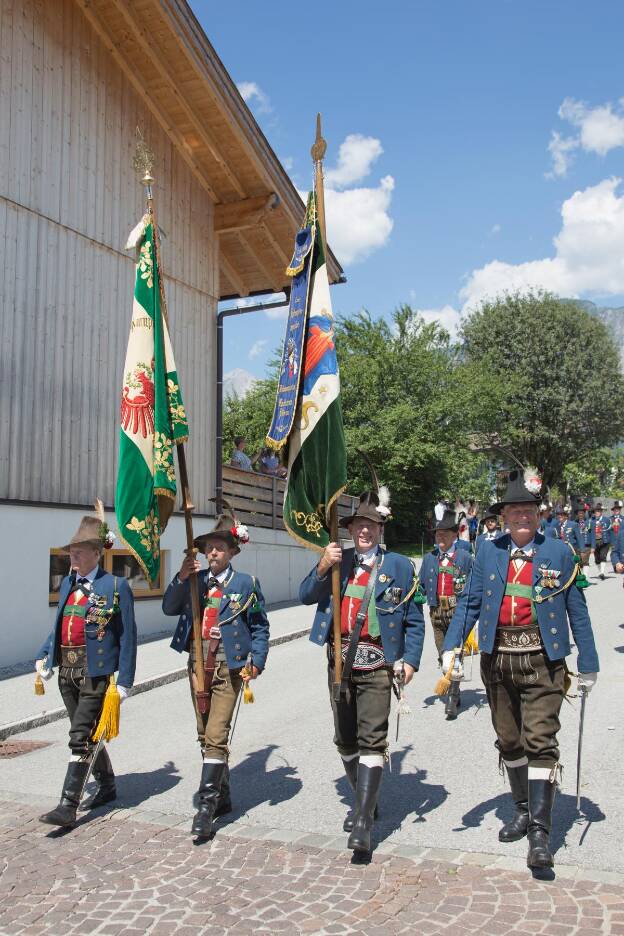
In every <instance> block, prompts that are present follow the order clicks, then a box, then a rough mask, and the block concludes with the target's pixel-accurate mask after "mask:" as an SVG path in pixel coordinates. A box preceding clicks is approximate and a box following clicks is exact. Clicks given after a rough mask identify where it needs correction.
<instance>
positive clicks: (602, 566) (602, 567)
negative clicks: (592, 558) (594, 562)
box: [600, 562, 606, 575]
mask: <svg viewBox="0 0 624 936" xmlns="http://www.w3.org/2000/svg"><path fill="white" fill-rule="evenodd" d="M605 566H606V562H601V563H600V574H601V575H604V570H605Z"/></svg>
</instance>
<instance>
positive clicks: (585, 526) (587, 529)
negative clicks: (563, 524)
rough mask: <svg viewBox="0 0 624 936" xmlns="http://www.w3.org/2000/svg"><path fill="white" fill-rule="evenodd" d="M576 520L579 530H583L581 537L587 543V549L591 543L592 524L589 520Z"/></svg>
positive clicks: (585, 546)
mask: <svg viewBox="0 0 624 936" xmlns="http://www.w3.org/2000/svg"><path fill="white" fill-rule="evenodd" d="M576 522H577V523H578V525H579V530H580V531H581V539H582V541H583V543H584V544H585V545H584V547H583V548H584V549H587V547H588V546H590V545H591V526H590V523H589V520H588V519H585V520H577V521H576Z"/></svg>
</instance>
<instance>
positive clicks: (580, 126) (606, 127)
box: [547, 98, 624, 178]
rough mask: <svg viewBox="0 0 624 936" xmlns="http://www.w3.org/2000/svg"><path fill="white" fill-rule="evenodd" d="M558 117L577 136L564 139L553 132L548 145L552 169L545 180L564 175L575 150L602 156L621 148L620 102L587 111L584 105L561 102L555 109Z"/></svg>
mask: <svg viewBox="0 0 624 936" xmlns="http://www.w3.org/2000/svg"><path fill="white" fill-rule="evenodd" d="M559 117H560V118H561V120H565V121H566V123H569V124H571V125H572V126H573V127H575V128H576V130H577V133H576V134H575V135H574V136H568V137H564V136H563V135H562V134H560V133H558V132H557V131H556V130H553V132H552V135H551V138H550V142H549V144H548V152H549V153H550V155H551V157H552V163H553V165H552V171H551V172H549V173H547V178H555V177H559V178H561V177H562V176H565V175H566V173H567V171H568V168H569V166H570V163H571V161H572V155H571V154H572V152H573V150H575V149H579V148H580V149H583V150H585V152H586V153H597V154H598V155H599V156H606V154H607V153H608V152H610V150H612V149H616V148H617V147H620V146H624V99H621V100H619V101H618V102H617V104H615V105H614V104H612V103H611V102H610V101H608V102H607V103H606V104H599V105H598V106H596V107H590V106H589V105H588V104H586V103H585V102H584V101H577V100H575V99H574V98H565V100H564V101H563V103H562V104H561V107H560V108H559Z"/></svg>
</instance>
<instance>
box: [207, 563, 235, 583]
mask: <svg viewBox="0 0 624 936" xmlns="http://www.w3.org/2000/svg"><path fill="white" fill-rule="evenodd" d="M231 570H232V566H231V565H227V566H226V567H225V569H224V570H223V572H219V574H218V575H212V572H210V569H209V570H208V572H209V574H210V575H211V576H212V578H216V580H217V582H218V583H219V585H223V583H224V582H225V580H226V578H227V577H228V575H229V574H230V572H231Z"/></svg>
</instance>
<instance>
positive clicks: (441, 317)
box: [418, 305, 461, 338]
mask: <svg viewBox="0 0 624 936" xmlns="http://www.w3.org/2000/svg"><path fill="white" fill-rule="evenodd" d="M418 313H419V315H422V317H423V319H424V320H425V322H427V324H429V323H430V322H438V323H439V324H440V325H441V326H442V328H445V329H446V330H447V332H448V333H449V334H450V335H451V337H453V338H454V337H455V335H456V334H457V332H458V330H459V326H460V324H461V318H460V312H459V311H458V310H457V309H454V308H453V306H451V305H445V306H442V308H441V309H418Z"/></svg>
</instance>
